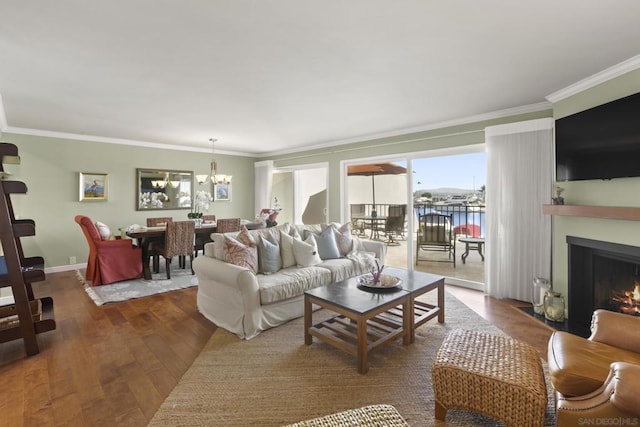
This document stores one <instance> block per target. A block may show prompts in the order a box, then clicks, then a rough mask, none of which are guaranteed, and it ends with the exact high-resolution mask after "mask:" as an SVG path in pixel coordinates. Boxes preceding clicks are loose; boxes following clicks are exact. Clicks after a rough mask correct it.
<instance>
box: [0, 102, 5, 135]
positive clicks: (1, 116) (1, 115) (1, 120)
mask: <svg viewBox="0 0 640 427" xmlns="http://www.w3.org/2000/svg"><path fill="white" fill-rule="evenodd" d="M6 130H7V115H6V114H5V112H4V103H3V102H2V94H1V93H0V132H5V131H6Z"/></svg>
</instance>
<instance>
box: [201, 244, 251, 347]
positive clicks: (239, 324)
mask: <svg viewBox="0 0 640 427" xmlns="http://www.w3.org/2000/svg"><path fill="white" fill-rule="evenodd" d="M193 271H194V272H195V273H196V277H197V278H198V294H197V304H198V310H199V311H200V312H201V313H202V314H203V315H204V316H205V317H206V318H207V319H209V320H211V321H212V322H213V323H215V324H216V325H218V326H220V327H223V328H225V329H227V330H228V331H231V332H233V333H235V334H237V335H238V336H240V337H241V338H251V337H252V336H255V335H256V333H257V332H256V331H255V326H254V325H256V324H257V323H258V320H257V319H258V318H259V316H260V292H259V288H258V280H257V278H256V276H255V274H253V272H251V271H249V269H247V268H244V267H239V266H237V265H233V264H230V263H227V262H224V261H220V260H219V259H215V258H211V257H208V256H199V257H197V258H195V259H194V260H193Z"/></svg>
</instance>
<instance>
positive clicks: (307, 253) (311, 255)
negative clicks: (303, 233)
mask: <svg viewBox="0 0 640 427" xmlns="http://www.w3.org/2000/svg"><path fill="white" fill-rule="evenodd" d="M293 255H294V256H295V258H296V264H298V266H299V267H311V266H312V265H318V264H320V263H321V262H322V259H320V255H318V247H317V246H316V241H315V239H314V238H313V236H309V238H307V239H306V240H305V241H302V240H299V239H294V240H293Z"/></svg>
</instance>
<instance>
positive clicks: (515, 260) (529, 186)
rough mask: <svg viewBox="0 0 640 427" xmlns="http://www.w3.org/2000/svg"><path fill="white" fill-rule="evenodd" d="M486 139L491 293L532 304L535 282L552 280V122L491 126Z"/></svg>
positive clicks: (534, 121)
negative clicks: (546, 207)
mask: <svg viewBox="0 0 640 427" xmlns="http://www.w3.org/2000/svg"><path fill="white" fill-rule="evenodd" d="M485 139H486V148H487V189H486V192H487V193H486V203H487V219H486V221H487V232H486V236H485V237H486V254H487V258H486V259H487V264H486V266H485V276H486V277H485V279H486V289H487V293H488V294H489V295H491V296H494V297H496V298H512V299H516V300H520V301H530V300H531V287H532V281H533V279H534V278H535V277H544V278H550V275H551V218H550V216H549V215H543V214H542V205H543V204H545V203H550V201H551V197H552V194H553V119H538V120H531V121H527V122H520V123H511V124H508V125H500V126H492V127H488V128H486V129H485Z"/></svg>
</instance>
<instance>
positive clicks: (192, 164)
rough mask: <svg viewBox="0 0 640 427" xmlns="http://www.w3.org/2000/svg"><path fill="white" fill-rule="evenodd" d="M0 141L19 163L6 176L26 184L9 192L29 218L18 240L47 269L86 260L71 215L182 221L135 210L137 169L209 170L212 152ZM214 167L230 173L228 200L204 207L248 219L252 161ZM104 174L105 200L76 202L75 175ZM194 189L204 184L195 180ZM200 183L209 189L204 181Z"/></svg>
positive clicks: (122, 222) (181, 215)
mask: <svg viewBox="0 0 640 427" xmlns="http://www.w3.org/2000/svg"><path fill="white" fill-rule="evenodd" d="M2 140H3V141H5V142H10V143H13V144H16V145H17V146H18V149H19V153H20V158H21V164H20V165H5V170H6V171H8V172H10V173H12V174H13V176H12V179H16V180H20V181H23V182H25V183H26V184H27V187H28V189H29V192H28V194H27V195H15V196H12V202H13V205H14V211H15V213H16V216H17V217H18V218H31V219H33V220H35V222H36V236H35V237H25V238H23V239H22V244H23V247H24V249H25V254H26V255H27V256H43V257H44V259H45V262H46V267H48V268H49V267H58V266H65V265H68V264H69V257H72V256H75V257H76V259H77V262H78V263H84V262H86V260H87V255H88V246H87V243H86V240H85V238H84V235H83V234H82V231H81V229H80V227H79V226H78V225H77V224H76V223H75V222H74V220H73V218H74V216H75V215H77V214H83V215H87V216H89V217H91V218H92V219H94V220H96V221H101V222H104V223H105V224H107V225H109V227H110V228H111V229H112V231H114V232H117V231H118V228H119V227H126V226H128V225H131V224H142V225H144V224H146V220H145V218H147V217H148V216H160V215H164V214H167V215H169V216H172V217H173V218H175V219H186V218H187V212H188V210H167V211H147V212H144V211H136V193H137V191H136V185H137V184H136V183H137V177H136V168H152V169H155V168H159V169H180V170H189V171H194V172H195V173H209V169H210V162H211V154H210V153H209V154H207V153H200V152H188V151H176V150H167V149H158V148H146V147H132V146H127V145H120V144H107V143H98V142H91V141H78V140H67V139H59V138H45V137H39V136H30V135H18V134H9V133H3V134H2ZM215 158H216V160H217V162H218V169H219V172H220V173H224V174H232V175H233V193H232V200H231V202H218V203H214V204H213V205H212V208H211V209H209V213H212V214H215V215H216V216H218V217H241V218H247V219H253V218H254V217H255V212H253V210H254V208H253V202H254V201H253V186H254V177H253V171H254V167H253V164H254V162H255V160H256V159H254V158H249V157H239V156H226V155H217V154H216V156H215ZM79 172H100V173H107V174H109V200H108V201H107V202H79V201H78V193H79V190H78V185H79V183H78V173H79ZM195 189H196V190H199V189H205V187H204V186H199V185H198V184H197V183H195ZM206 189H208V190H209V191H210V192H211V191H212V186H211V185H210V184H209V185H208V186H207V187H206Z"/></svg>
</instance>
